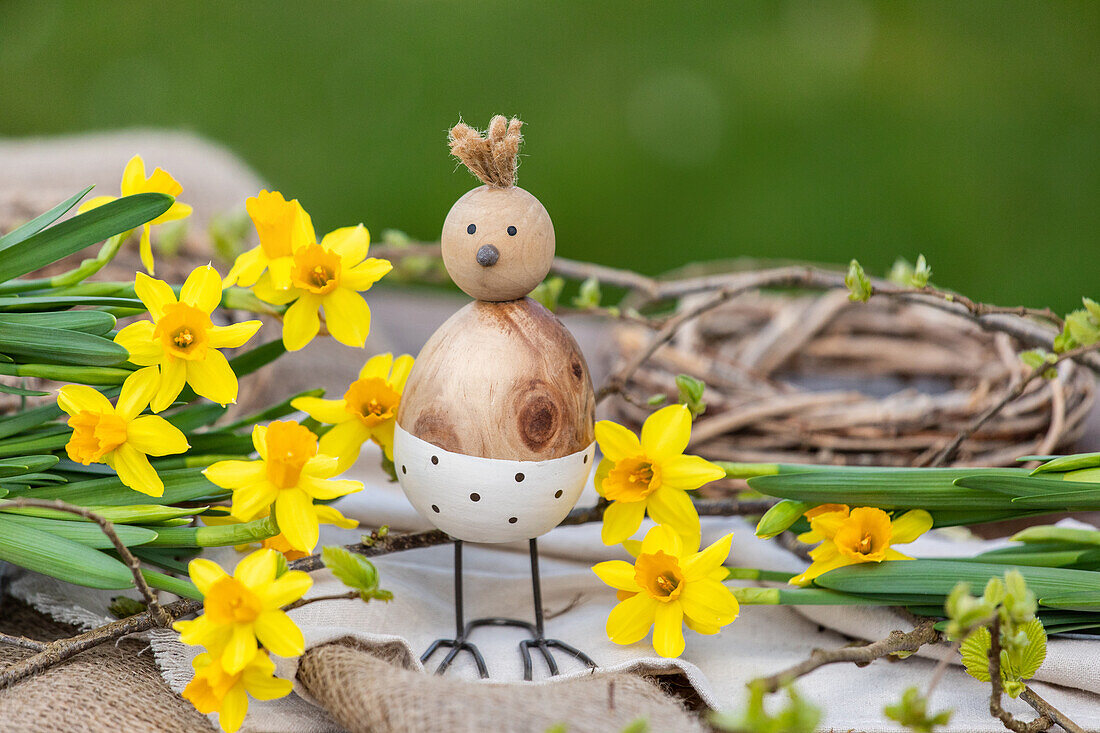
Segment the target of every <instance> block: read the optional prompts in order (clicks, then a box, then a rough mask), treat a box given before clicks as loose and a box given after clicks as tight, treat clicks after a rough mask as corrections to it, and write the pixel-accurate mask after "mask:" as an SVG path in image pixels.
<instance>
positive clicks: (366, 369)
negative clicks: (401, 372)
mask: <svg viewBox="0 0 1100 733" xmlns="http://www.w3.org/2000/svg"><path fill="white" fill-rule="evenodd" d="M392 367H393V354H391V353H389V352H387V353H385V354H375V355H374V356H372V357H371V358H369V359H367V361H366V363H365V364H363V368H362V369H360V370H359V379H372V378H373V379H381V380H385V379H386V377H388V376H389V374H390V369H391V368H392Z"/></svg>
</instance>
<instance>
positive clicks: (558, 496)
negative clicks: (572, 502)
mask: <svg viewBox="0 0 1100 733" xmlns="http://www.w3.org/2000/svg"><path fill="white" fill-rule="evenodd" d="M561 493H562V492H561V489H558V490H557V491H555V492H554V498H555V499H560V498H561Z"/></svg>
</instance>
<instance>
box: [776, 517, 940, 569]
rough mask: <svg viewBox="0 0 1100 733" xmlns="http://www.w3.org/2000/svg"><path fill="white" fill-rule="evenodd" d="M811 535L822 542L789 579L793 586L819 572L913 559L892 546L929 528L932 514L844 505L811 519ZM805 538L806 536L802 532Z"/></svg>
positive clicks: (911, 538)
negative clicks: (893, 515)
mask: <svg viewBox="0 0 1100 733" xmlns="http://www.w3.org/2000/svg"><path fill="white" fill-rule="evenodd" d="M810 527H811V532H809V533H806V534H807V535H812V536H811V537H810V539H811V540H812V539H814V538H820V539H821V540H822V542H821V544H820V545H818V546H817V547H815V548H814V549H813V550H810V559H811V560H813V562H812V563H811V564H810V567H809V568H807V569H806V572H804V573H802V575H799V576H797V577H795V578H791V584H792V585H806V584H808V583H809V582H810V581H812V580H813V579H814V578H816V577H818V576H819V575H823V574H825V573H827V572H829V571H830V570H835V569H836V568H842V567H844V566H846V565H857V564H859V563H864V562H882V561H884V560H912V559H913V558H911V557H909V556H908V555H903V554H902V553H900V552H898V551H897V550H895V549H894V548H893V545H905V544H908V543H910V542H912V541H913V540H915V539H917V538H918V537H920V536H921V535H922V534H924V533H925V532H927V531H928V530H930V529H932V516H931V515H930V514H929V513H928V512H926V511H924V510H923V509H913V510H911V511H908V512H906V513H905V514H902V515H901V516H900V517H896V518H894V519H893V520H892V521H891V519H890V515H889V514H887V513H886V512H884V511H882V510H881V509H874V508H872V507H859V508H857V509H852V510H851V511H850V512H849V511H848V508H847V507H842V508H841V509H840V510H832V511H825V512H822V513H819V514H817V515H816V516H814V517H813V518H812V519H810ZM803 536H804V537H805V536H806V535H803Z"/></svg>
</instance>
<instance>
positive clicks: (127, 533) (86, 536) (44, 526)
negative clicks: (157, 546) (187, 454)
mask: <svg viewBox="0 0 1100 733" xmlns="http://www.w3.org/2000/svg"><path fill="white" fill-rule="evenodd" d="M69 516H71V517H73V518H76V515H69ZM4 521H5V522H9V523H15V524H18V525H20V526H23V527H30V528H31V529H37V530H41V531H42V532H49V533H50V534H52V535H56V536H57V537H64V538H65V539H67V540H72V541H73V542H79V543H80V544H82V545H84V546H85V547H93V548H95V549H97V550H109V549H113V548H114V545H113V544H111V539H110V538H109V537H108V536H107V535H105V534H104V533H103V530H102V529H100V528H99V525H98V524H95V523H94V522H70V521H67V520H64V519H43V518H41V517H24V516H19V515H17V514H10V515H8V516H5V517H4ZM115 534H117V535H118V538H119V540H121V541H122V544H124V545H126V546H127V547H130V546H131V545H144V544H148V543H149V542H152V541H153V540H155V539H156V538H157V533H156V532H154V531H153V530H151V529H145V528H143V527H131V526H129V525H125V524H119V525H115Z"/></svg>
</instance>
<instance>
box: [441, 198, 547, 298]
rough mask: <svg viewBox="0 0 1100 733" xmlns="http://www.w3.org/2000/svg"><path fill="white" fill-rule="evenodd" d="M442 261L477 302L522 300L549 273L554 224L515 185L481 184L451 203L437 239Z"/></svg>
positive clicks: (539, 205)
mask: <svg viewBox="0 0 1100 733" xmlns="http://www.w3.org/2000/svg"><path fill="white" fill-rule="evenodd" d="M440 240H441V244H442V249H443V264H444V266H446V268H447V273H448V274H449V275H450V276H451V279H452V280H454V282H455V284H456V285H458V287H460V288H462V290H463V291H464V292H465V293H466V294H467V295H469V296H471V297H473V298H476V299H477V300H488V301H504V300H515V299H517V298H522V297H523V296H525V295H527V294H528V293H529V292H531V291H532V290H534V289H535V286H536V285H538V284H539V283H540V282H542V280H543V278H545V277H546V274H547V273H548V272H550V265H551V263H552V262H553V260H554V223H553V222H552V221H550V214H548V213H547V212H546V207H544V206H543V205H542V203H541V202H540V201H539V200H538V199H537V198H535V197H534V196H532V195H531V194H530V193H528V192H527V191H525V190H523V189H522V188H519V187H518V186H508V187H507V188H500V187H496V186H488V185H486V186H480V187H478V188H475V189H473V190H472V191H469V192H467V193H466V194H465V195H464V196H463V197H462V198H460V199H459V200H458V201H456V202H455V205H454V206H452V207H451V210H450V212H449V213H448V214H447V219H446V221H444V222H443V234H442V235H441V237H440Z"/></svg>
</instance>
